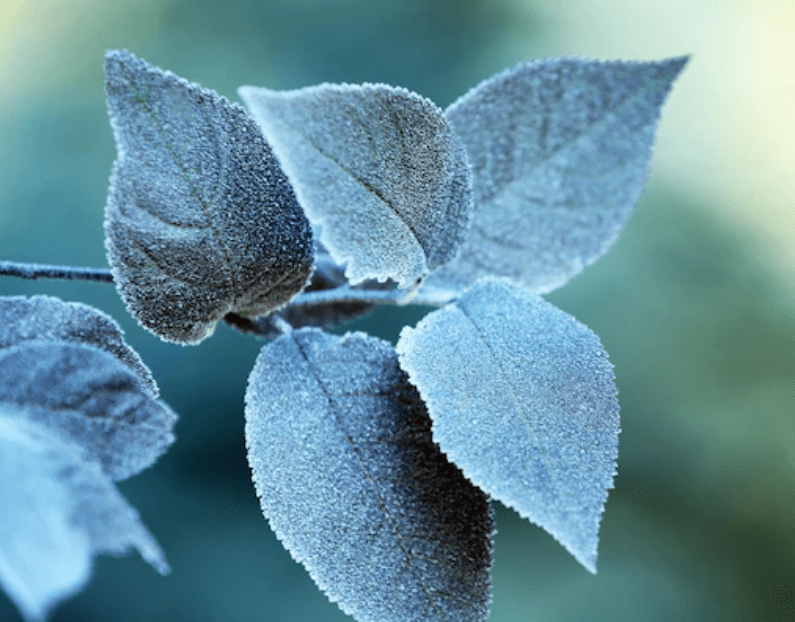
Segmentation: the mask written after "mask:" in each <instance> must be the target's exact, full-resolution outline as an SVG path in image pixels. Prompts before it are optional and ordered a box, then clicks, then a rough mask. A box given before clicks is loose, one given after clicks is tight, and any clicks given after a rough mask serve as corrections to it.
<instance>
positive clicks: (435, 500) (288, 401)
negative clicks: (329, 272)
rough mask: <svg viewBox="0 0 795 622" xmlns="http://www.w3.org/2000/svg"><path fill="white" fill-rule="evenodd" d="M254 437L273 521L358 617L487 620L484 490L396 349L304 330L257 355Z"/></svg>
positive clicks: (488, 526)
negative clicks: (437, 440) (433, 427)
mask: <svg viewBox="0 0 795 622" xmlns="http://www.w3.org/2000/svg"><path fill="white" fill-rule="evenodd" d="M246 444H247V446H248V456H249V463H250V464H251V468H252V471H253V479H254V483H255V485H256V489H257V494H258V495H259V497H260V502H261V505H262V509H263V512H264V514H265V517H266V518H267V519H268V520H269V521H270V525H271V527H272V528H273V530H274V532H275V533H276V535H277V536H278V537H279V539H280V540H281V541H282V543H283V544H284V546H285V547H286V548H287V550H288V551H290V553H291V554H292V555H293V557H294V558H295V559H296V560H297V561H299V562H301V563H302V564H304V566H305V567H306V568H307V570H308V571H309V573H310V575H311V576H312V578H313V579H314V580H315V582H316V583H317V584H318V586H320V587H321V588H322V589H323V590H324V591H325V592H326V594H327V595H328V597H329V598H330V599H331V600H333V601H335V602H337V603H339V605H340V607H341V608H342V609H343V610H344V611H346V612H347V613H349V614H351V615H353V616H354V617H355V618H356V619H358V620H368V621H371V622H379V621H384V622H387V621H388V622H393V621H394V620H401V621H402V622H413V621H416V622H419V621H422V622H428V621H432V620H433V621H440V620H447V621H460V622H463V621H475V620H480V621H482V620H485V619H486V616H487V603H488V600H489V589H490V578H489V568H490V565H491V534H492V530H493V526H492V517H491V510H490V507H489V504H488V500H487V497H486V496H485V495H484V494H483V493H482V492H481V491H480V490H478V489H477V488H475V487H474V486H472V484H470V483H469V482H468V481H467V480H466V479H465V478H464V477H463V476H462V475H461V472H460V471H459V470H458V469H457V468H456V467H455V466H453V465H452V464H450V463H449V462H448V461H447V460H446V459H445V458H444V456H443V455H442V453H441V452H440V451H439V449H438V447H437V446H436V445H435V444H434V443H433V441H432V440H431V433H430V420H429V419H428V415H427V411H426V410H425V407H424V405H423V404H422V401H421V400H420V399H419V396H418V395H417V392H416V389H414V387H412V386H411V385H410V384H408V382H407V379H406V375H405V373H404V372H402V371H401V370H400V368H399V367H398V363H397V357H396V355H395V351H394V349H393V348H392V347H391V346H390V345H389V344H387V343H386V342H383V341H380V340H378V339H375V338H373V337H368V336H367V335H364V334H362V333H355V334H348V335H346V336H345V337H336V336H332V335H328V334H325V333H322V332H321V331H319V330H317V329H301V330H299V331H294V332H293V333H291V334H290V335H286V336H283V337H280V338H279V339H277V340H276V341H274V342H272V343H271V344H269V345H268V346H266V347H265V348H263V350H262V353H261V354H260V356H259V358H258V359H257V363H256V366H255V367H254V370H253V371H252V373H251V376H250V378H249V385H248V390H247V392H246Z"/></svg>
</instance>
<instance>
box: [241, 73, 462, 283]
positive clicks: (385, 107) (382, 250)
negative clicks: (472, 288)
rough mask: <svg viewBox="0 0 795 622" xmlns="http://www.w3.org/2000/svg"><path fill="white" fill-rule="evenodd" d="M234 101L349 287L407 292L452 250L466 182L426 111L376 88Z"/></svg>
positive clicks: (456, 154) (434, 116) (327, 88)
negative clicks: (375, 285)
mask: <svg viewBox="0 0 795 622" xmlns="http://www.w3.org/2000/svg"><path fill="white" fill-rule="evenodd" d="M238 92H239V94H240V97H241V98H242V99H243V101H244V102H245V104H246V106H247V107H248V109H249V111H250V112H251V114H252V115H253V116H254V118H255V119H256V120H257V122H258V123H259V124H260V126H261V127H262V129H263V131H264V132H265V135H266V136H267V138H268V141H269V142H270V144H271V145H272V146H273V150H274V152H275V153H276V155H277V157H278V158H279V161H280V163H281V165H282V166H283V167H284V170H285V172H286V173H287V175H288V176H289V178H290V180H291V181H292V183H293V184H294V186H295V191H296V194H297V195H298V199H299V201H300V203H301V205H302V206H303V207H304V209H305V210H306V212H307V215H308V216H309V218H310V220H311V221H312V223H313V224H314V225H317V226H319V227H320V237H321V240H322V241H323V244H324V245H325V246H326V248H327V249H328V250H329V252H330V253H331V256H332V257H333V258H334V261H336V262H337V263H338V264H347V265H346V272H345V273H346V276H347V277H348V278H349V279H350V281H351V283H353V284H356V283H359V282H361V281H364V280H367V279H377V280H379V281H383V280H386V279H392V280H394V281H396V282H397V283H398V286H399V287H401V288H405V287H409V286H411V285H413V284H414V283H415V282H416V281H417V280H418V279H420V278H422V277H423V276H425V275H426V274H427V273H428V271H430V270H433V269H434V268H436V267H438V266H440V265H442V264H444V263H445V262H447V261H449V260H450V259H451V258H452V257H453V256H454V255H455V253H456V252H457V251H458V248H459V246H460V244H461V242H462V240H463V237H464V233H465V230H466V227H467V225H468V223H469V218H470V212H471V209H472V188H471V174H470V171H469V166H468V163H467V158H466V153H465V151H464V149H463V147H462V146H461V143H460V141H459V140H458V138H457V137H456V136H455V134H454V133H453V132H452V131H451V129H450V126H449V125H448V123H447V121H446V120H445V118H444V115H443V113H442V111H441V110H440V109H439V108H438V107H437V106H436V105H435V104H433V102H431V101H430V100H428V99H426V98H424V97H420V96H419V95H417V94H416V93H412V92H410V91H407V90H405V89H402V88H395V87H391V86H386V85H380V84H379V85H374V84H364V85H347V84H339V85H335V84H322V85H319V86H313V87H309V88H304V89H300V90H297V91H286V92H277V91H271V90H269V89H264V88H257V87H251V86H244V87H241V88H240V89H239V90H238Z"/></svg>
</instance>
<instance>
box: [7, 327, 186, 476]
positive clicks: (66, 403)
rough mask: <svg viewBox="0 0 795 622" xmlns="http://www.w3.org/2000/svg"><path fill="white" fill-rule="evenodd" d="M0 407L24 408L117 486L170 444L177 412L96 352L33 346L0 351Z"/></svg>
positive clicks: (112, 359) (125, 369) (40, 344)
mask: <svg viewBox="0 0 795 622" xmlns="http://www.w3.org/2000/svg"><path fill="white" fill-rule="evenodd" d="M0 401H2V402H8V403H13V404H18V405H19V406H21V407H25V408H26V410H25V412H26V414H27V415H28V416H29V417H31V419H32V420H34V421H36V422H37V423H39V424H41V425H44V426H45V427H47V428H48V429H49V430H50V431H51V432H52V433H54V434H57V435H58V436H59V437H60V438H62V439H65V440H68V441H70V442H73V443H75V444H76V445H77V446H79V447H81V448H82V449H83V450H84V457H85V459H87V460H96V461H97V462H99V463H100V464H101V465H102V468H103V469H104V470H105V472H106V473H107V474H108V476H109V477H111V478H112V479H114V480H122V479H125V478H127V477H130V476H132V475H135V474H136V473H139V472H140V471H142V470H143V469H145V468H147V467H148V466H150V465H152V463H154V461H155V460H157V458H158V457H160V456H161V455H162V454H163V453H164V452H165V451H166V449H167V448H168V447H169V446H170V445H171V443H173V442H174V434H173V432H172V429H173V427H174V423H175V422H176V419H177V417H176V415H175V414H174V412H173V411H172V410H171V409H170V408H169V407H168V406H166V405H165V404H164V403H163V402H161V401H160V400H153V399H152V398H151V397H149V395H148V394H147V391H146V390H145V388H144V385H143V384H142V382H141V380H140V378H139V377H138V376H137V375H136V374H134V373H133V372H132V371H130V369H129V368H128V367H127V366H125V365H123V364H122V363H121V362H119V360H118V359H117V358H115V357H114V356H112V355H110V354H108V353H107V352H103V351H102V350H99V349H97V348H95V347H93V346H88V345H76V344H69V343H58V342H42V341H31V342H24V343H22V344H21V345H17V346H11V347H8V348H4V349H0Z"/></svg>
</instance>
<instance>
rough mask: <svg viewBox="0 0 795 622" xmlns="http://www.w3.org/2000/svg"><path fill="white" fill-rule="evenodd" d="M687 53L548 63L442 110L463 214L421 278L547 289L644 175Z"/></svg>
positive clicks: (611, 227)
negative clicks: (456, 238) (464, 167)
mask: <svg viewBox="0 0 795 622" xmlns="http://www.w3.org/2000/svg"><path fill="white" fill-rule="evenodd" d="M686 61H687V58H671V59H668V60H663V61H659V62H647V63H640V62H624V61H613V62H603V61H593V60H583V59H577V58H553V59H547V60H538V61H533V62H529V63H522V64H520V65H517V66H516V67H513V68H511V69H508V70H506V71H503V72H501V73H498V74H496V75H495V76H492V77H491V78H489V79H487V80H485V81H484V82H482V83H480V84H479V85H477V86H476V87H474V88H473V89H472V90H471V91H469V92H468V93H467V94H466V95H464V96H463V97H461V98H460V99H459V100H458V101H456V102H454V103H453V104H452V105H451V106H450V107H449V108H448V109H447V110H446V111H445V115H446V116H447V119H448V120H449V121H450V124H451V125H452V126H453V128H454V129H455V131H456V133H457V134H458V136H460V138H461V140H462V141H463V143H464V145H465V146H466V149H467V154H468V156H469V162H470V164H471V166H472V170H473V187H474V197H475V198H474V203H475V210H474V214H473V217H472V226H471V228H470V231H469V234H468V236H467V239H466V241H465V242H464V245H463V247H462V249H461V252H460V253H459V255H458V257H457V258H456V259H455V260H454V261H453V262H451V263H450V264H448V265H447V266H444V267H442V268H441V269H440V270H439V271H437V272H435V273H434V274H432V275H431V276H430V277H429V279H428V283H429V284H430V285H433V286H435V287H440V288H446V289H451V290H453V291H457V290H462V289H464V288H466V287H467V286H469V285H471V284H472V283H474V282H475V281H476V280H477V279H478V278H480V277H484V276H504V277H511V278H513V279H516V280H518V281H520V282H522V283H523V284H524V285H525V286H526V287H528V288H529V289H530V290H531V291H533V292H535V293H538V294H543V293H546V292H549V291H552V290H553V289H556V288H558V287H560V286H562V285H564V284H565V283H566V282H568V281H569V280H570V279H571V278H572V277H573V276H575V275H576V274H578V273H579V272H581V271H582V269H583V268H585V267H586V266H588V265H590V264H592V263H593V262H594V261H596V260H597V259H598V258H599V257H601V256H602V255H603V254H604V253H605V252H606V251H607V249H608V248H610V246H611V245H612V244H613V242H614V241H615V240H616V238H617V237H618V233H619V231H620V230H621V228H622V227H623V225H624V222H625V221H626V219H627V217H628V216H629V213H630V211H631V210H632V208H633V206H634V205H635V202H636V201H637V200H638V197H639V196H640V193H641V191H642V189H643V186H644V185H645V183H646V178H647V177H648V173H649V161H650V159H651V152H652V146H653V144H654V132H655V130H656V127H657V121H658V119H659V116H660V109H661V107H662V105H663V102H664V100H665V98H666V96H667V94H668V92H669V90H670V88H671V83H672V82H673V80H674V79H675V78H676V76H677V75H678V74H679V72H680V71H681V70H682V67H683V66H684V64H685V62H686Z"/></svg>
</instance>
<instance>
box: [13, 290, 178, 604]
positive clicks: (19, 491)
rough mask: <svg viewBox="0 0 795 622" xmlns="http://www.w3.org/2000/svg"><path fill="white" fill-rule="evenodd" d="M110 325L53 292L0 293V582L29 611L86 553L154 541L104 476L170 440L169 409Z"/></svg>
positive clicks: (70, 581) (54, 593) (141, 465)
mask: <svg viewBox="0 0 795 622" xmlns="http://www.w3.org/2000/svg"><path fill="white" fill-rule="evenodd" d="M156 396H157V387H156V385H155V384H154V381H153V380H152V376H151V374H150V372H149V370H148V369H146V367H145V366H144V365H143V363H142V362H141V360H140V358H139V357H138V355H137V354H136V353H135V352H134V351H133V350H132V349H130V348H129V347H128V346H127V345H126V344H125V343H124V341H123V339H122V334H121V329H120V328H119V327H118V325H116V323H115V322H114V321H113V320H112V319H111V318H109V317H108V316H106V315H105V314H103V313H101V312H99V311H97V310H96V309H92V308H91V307H88V306H86V305H83V304H80V303H65V302H62V301H60V300H57V299H55V298H50V297H45V296H36V297H33V298H23V297H9V298H0V445H2V447H0V496H2V498H3V499H4V502H3V506H2V508H3V509H2V511H0V534H2V537H0V585H2V586H3V588H4V589H5V590H6V591H7V593H8V594H9V596H10V597H11V598H12V600H13V601H14V602H15V603H16V604H17V606H18V607H19V608H20V611H22V613H23V615H24V616H25V617H26V618H27V619H29V620H41V619H44V618H45V617H46V615H47V613H48V612H49V610H50V609H51V608H52V607H53V606H54V605H55V604H57V602H59V601H60V600H62V599H64V598H67V597H69V596H71V595H72V594H74V593H75V592H77V591H79V590H80V589H81V588H82V587H83V586H84V584H85V583H86V582H87V581H88V579H89V577H90V572H91V560H92V558H93V556H94V555H96V554H98V553H113V554H122V553H125V552H127V551H128V550H129V549H131V548H137V549H138V550H139V551H140V553H141V555H142V556H143V557H144V559H146V560H147V561H148V562H149V563H151V564H152V565H153V566H154V567H155V568H156V569H158V570H159V571H160V572H163V573H165V572H167V571H168V564H167V562H166V560H165V557H164V555H163V552H162V551H161V550H160V547H159V546H158V545H157V543H156V542H155V540H154V538H153V537H152V536H151V534H150V533H149V532H148V531H147V529H146V528H145V527H144V526H143V524H141V522H140V520H139V518H138V514H137V513H136V511H135V510H134V509H133V508H132V507H130V506H129V504H128V503H127V502H126V501H125V500H124V498H123V497H122V496H121V495H120V494H119V492H118V491H117V490H116V488H115V486H114V485H113V481H114V480H121V479H124V478H127V477H130V476H132V475H134V474H136V473H138V472H140V471H141V470H143V469H145V468H146V467H148V466H150V465H151V464H152V463H153V462H154V461H155V460H156V459H157V458H158V457H159V456H160V455H161V454H162V453H163V452H164V451H165V450H166V449H167V448H168V446H169V445H170V444H171V443H172V442H173V441H174V435H173V432H172V429H173V426H174V423H175V421H176V415H175V414H174V413H173V412H172V411H171V409H170V408H168V406H166V405H165V404H164V403H162V402H161V401H159V400H155V399H154V398H155V397H156Z"/></svg>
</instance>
